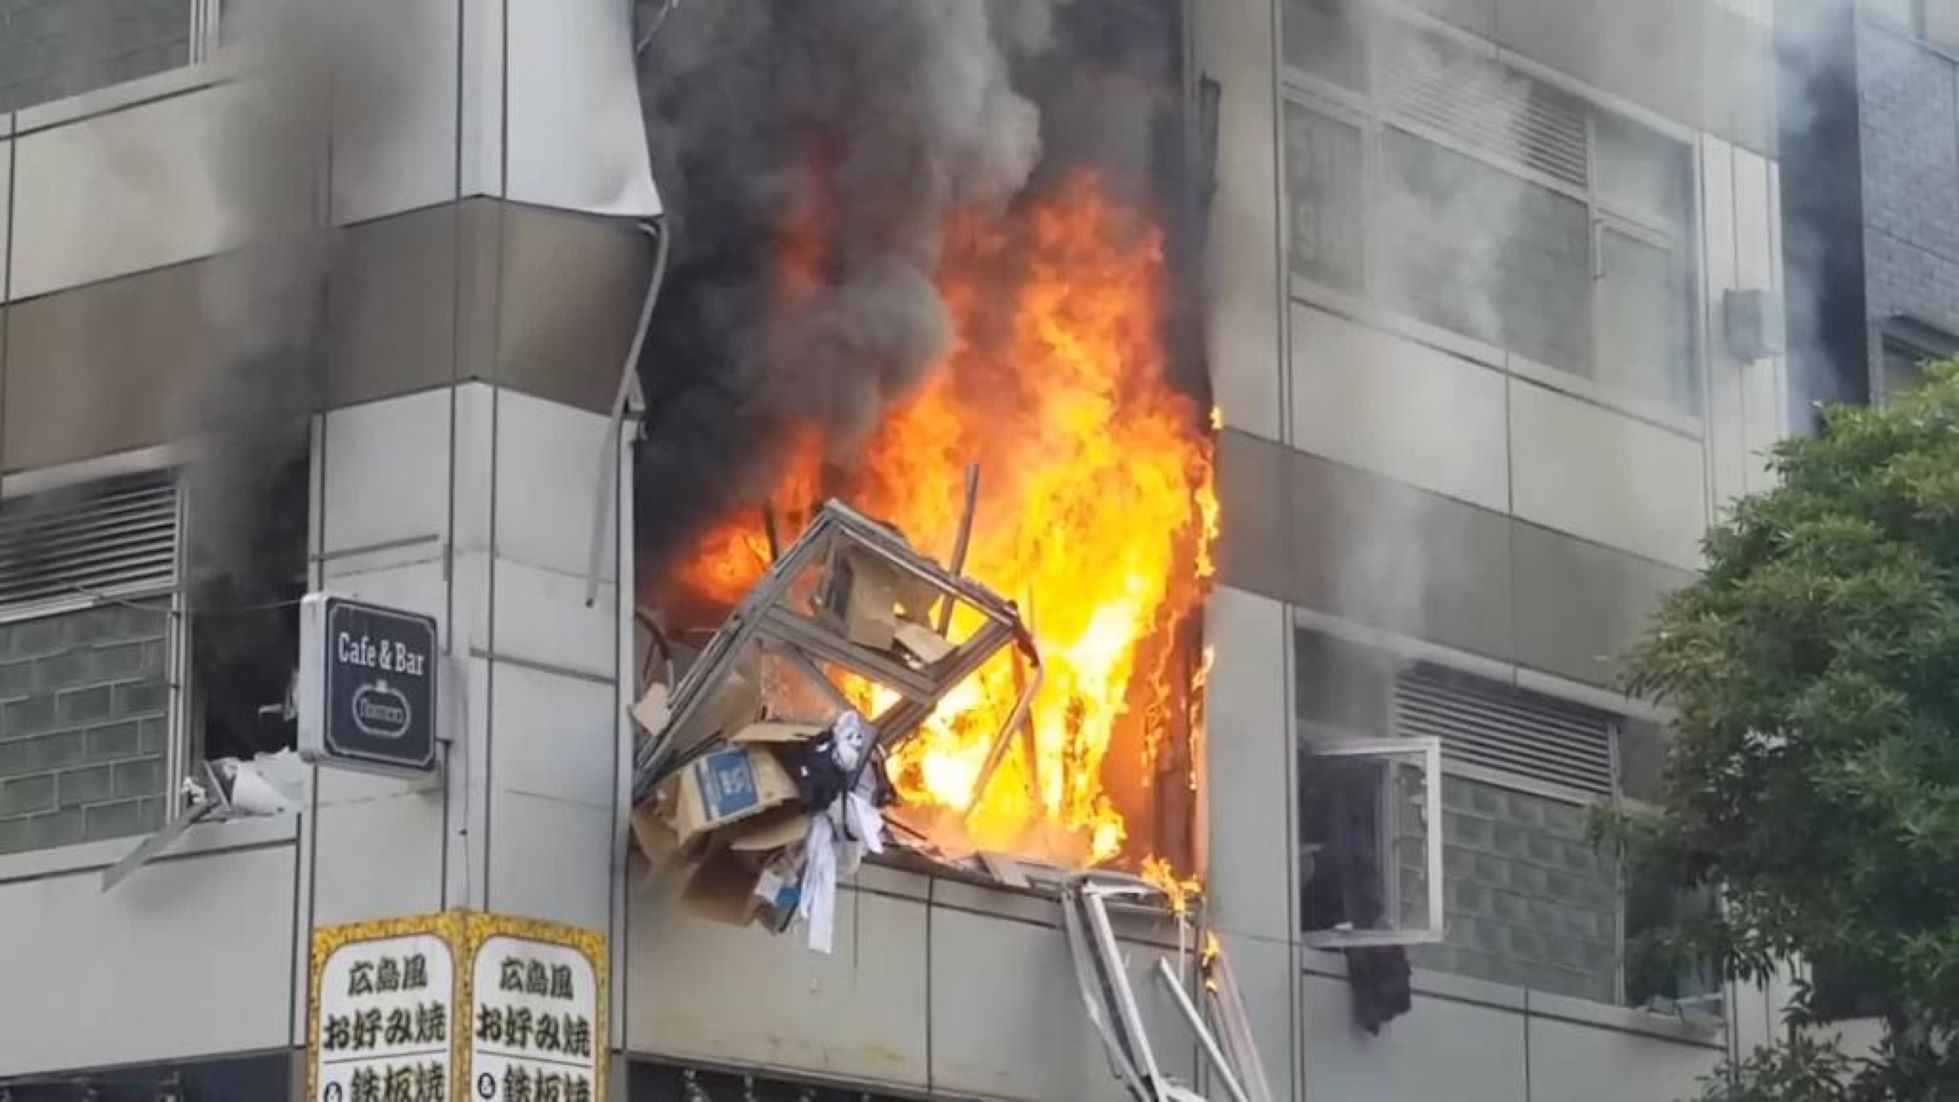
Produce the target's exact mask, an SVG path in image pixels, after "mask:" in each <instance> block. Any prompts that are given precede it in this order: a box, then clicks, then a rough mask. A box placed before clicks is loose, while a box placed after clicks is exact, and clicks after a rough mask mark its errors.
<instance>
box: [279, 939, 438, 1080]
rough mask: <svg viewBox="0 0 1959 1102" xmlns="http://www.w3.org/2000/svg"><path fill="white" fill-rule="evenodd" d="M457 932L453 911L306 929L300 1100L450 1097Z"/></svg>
mask: <svg viewBox="0 0 1959 1102" xmlns="http://www.w3.org/2000/svg"><path fill="white" fill-rule="evenodd" d="M462 933H463V916H462V915H460V914H437V915H423V916H420V917H416V918H399V919H389V920H386V921H382V922H366V923H356V924H354V925H351V926H336V927H331V928H325V929H320V930H317V931H315V932H314V934H313V955H312V986H311V989H310V995H309V998H308V1017H307V1022H308V1026H307V1030H308V1046H307V1055H308V1061H307V1097H308V1098H309V1099H313V1100H314V1102H390V1100H391V1102H449V1099H450V1086H451V1084H452V1083H454V1082H456V1071H457V1069H458V1068H460V1067H461V1066H462V1061H461V1059H460V1058H459V1056H458V1053H459V1050H461V1048H462V1045H461V1043H460V1042H461V1036H459V1035H458V1033H457V1023H456V1016H455V1014H456V958H457V953H456V946H457V945H458V944H459V943H460V941H461V938H462ZM467 1032H468V1027H467V1025H464V1026H463V1027H462V1033H463V1035H466V1034H467Z"/></svg>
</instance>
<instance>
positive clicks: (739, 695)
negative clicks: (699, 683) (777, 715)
mask: <svg viewBox="0 0 1959 1102" xmlns="http://www.w3.org/2000/svg"><path fill="white" fill-rule="evenodd" d="M761 683H762V671H761V659H760V657H759V656H758V655H756V654H753V653H751V654H750V655H749V656H748V657H747V658H746V659H745V660H744V661H742V662H739V663H736V664H734V665H733V666H731V667H730V668H729V670H728V672H727V674H726V675H725V676H723V677H722V679H721V681H720V683H719V684H716V685H712V686H709V687H708V689H707V697H706V699H705V700H703V701H702V702H701V704H700V707H698V708H696V709H695V710H694V714H693V715H691V716H689V717H688V718H687V722H686V723H684V724H681V725H679V726H677V727H675V728H674V730H673V733H672V734H671V736H669V737H670V739H671V741H670V743H669V745H671V746H672V747H673V752H674V753H676V754H679V755H682V756H685V755H687V754H689V753H691V752H692V751H693V750H694V749H695V748H696V747H698V746H702V745H705V744H707V743H709V742H712V741H714V740H715V739H717V738H720V737H721V736H723V735H726V734H727V733H728V732H730V731H736V730H740V729H741V728H742V727H744V726H746V725H747V724H748V723H750V722H752V721H753V720H754V719H755V717H756V716H759V715H761V714H762V689H761ZM648 695H651V693H649V694H648ZM670 706H671V705H670V704H669V707H670ZM636 718H637V717H636ZM653 733H654V734H658V733H659V732H657V731H655V732H653Z"/></svg>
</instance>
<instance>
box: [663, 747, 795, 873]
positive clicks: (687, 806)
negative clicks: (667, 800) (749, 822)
mask: <svg viewBox="0 0 1959 1102" xmlns="http://www.w3.org/2000/svg"><path fill="white" fill-rule="evenodd" d="M796 797H797V793H796V781H795V778H794V777H791V776H790V775H789V770H787V769H785V768H783V766H782V764H781V763H780V762H778V761H776V759H775V755H774V753H772V752H771V751H770V750H769V748H768V746H767V745H765V744H764V745H747V746H744V745H730V746H726V747H723V748H722V749H719V750H714V751H711V752H709V753H707V754H703V755H702V756H700V757H699V758H696V759H694V761H692V762H690V763H689V764H688V766H687V768H686V769H685V770H683V771H682V772H681V773H680V791H679V799H678V800H677V801H676V805H675V808H674V814H673V821H672V822H673V830H674V833H675V834H676V835H678V836H679V840H680V847H681V848H682V849H687V848H689V847H691V846H692V845H694V843H695V841H696V840H697V839H699V838H700V837H701V836H703V835H705V834H707V833H708V832H709V831H713V830H718V829H720V828H722V827H726V826H730V825H732V824H734V823H739V822H741V821H742V820H744V819H749V818H753V817H754V816H757V815H760V814H762V813H764V812H767V811H773V810H774V809H776V808H779V807H782V806H784V805H786V804H790V803H793V802H795V800H796Z"/></svg>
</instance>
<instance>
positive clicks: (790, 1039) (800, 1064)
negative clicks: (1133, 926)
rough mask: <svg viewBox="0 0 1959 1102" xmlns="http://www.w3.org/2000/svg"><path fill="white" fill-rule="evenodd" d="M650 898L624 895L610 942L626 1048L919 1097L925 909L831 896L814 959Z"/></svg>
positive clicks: (926, 1025)
mask: <svg viewBox="0 0 1959 1102" xmlns="http://www.w3.org/2000/svg"><path fill="white" fill-rule="evenodd" d="M642 868H643V867H642ZM640 875H643V873H640V874H637V875H635V877H634V878H635V879H636V880H637V879H639V876H640ZM658 893H659V887H658V884H657V882H653V883H646V884H642V886H641V887H640V888H639V889H638V890H636V891H635V892H634V894H633V896H632V897H631V899H630V900H629V902H628V908H627V914H628V919H629V924H628V932H627V934H626V938H625V940H624V944H621V945H619V946H618V951H621V952H624V953H626V954H627V956H626V989H625V992H624V998H625V1001H626V1047H627V1049H628V1051H631V1052H638V1053H653V1054H658V1055H664V1056H671V1057H676V1058H680V1059H694V1060H700V1061H702V1062H705V1063H712V1064H722V1065H727V1064H736V1065H754V1066H757V1067H763V1068H775V1069H779V1070H785V1071H795V1070H800V1071H804V1072H808V1073H814V1074H818V1075H825V1076H832V1077H837V1078H843V1079H850V1080H857V1081H862V1082H870V1083H885V1084H892V1085H897V1086H901V1087H909V1088H912V1089H916V1090H923V1089H925V1088H926V1086H927V1075H928V1065H927V1059H928V1056H927V1054H928V1052H929V1051H930V1042H929V1040H928V1038H929V1037H930V1036H931V1029H932V1025H931V1023H930V1021H929V1020H928V1017H927V1014H928V1004H927V996H926V991H927V983H926V961H927V953H928V947H929V944H930V943H929V942H928V940H927V938H928V935H927V932H926V920H925V911H926V908H925V905H924V904H922V903H917V902H912V901H910V900H903V899H894V898H891V897H888V896H882V895H874V894H870V893H866V892H855V891H844V892H840V893H839V894H838V896H837V940H836V947H835V948H836V951H835V952H834V953H833V954H831V955H829V956H824V955H822V954H820V953H812V952H810V951H809V949H808V948H807V947H806V946H805V945H804V943H803V940H802V938H801V936H800V935H798V934H794V933H791V934H786V935H784V936H782V937H770V936H769V935H767V934H765V933H762V932H761V931H759V930H755V929H750V928H739V929H738V928H736V927H733V926H726V925H722V924H719V923H714V922H708V921H705V920H703V919H700V918H696V917H694V916H692V915H690V914H687V913H686V912H685V911H683V910H681V909H680V908H679V907H678V906H676V905H675V904H674V903H673V901H671V900H668V899H663V898H661V897H660V895H659V894H658ZM1054 936H1055V937H1059V936H1060V935H1059V934H1055V935H1054ZM996 1009H997V1010H1000V1011H1001V1012H1005V1013H1019V1012H1020V1008H1019V1007H1011V1008H1008V1007H996ZM1056 1097H1066V1096H1056Z"/></svg>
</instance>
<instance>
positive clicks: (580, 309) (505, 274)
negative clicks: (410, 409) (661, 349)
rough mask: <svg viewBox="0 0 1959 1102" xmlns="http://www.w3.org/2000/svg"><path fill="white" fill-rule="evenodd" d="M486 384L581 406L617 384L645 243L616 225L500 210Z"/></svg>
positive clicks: (531, 210)
mask: <svg viewBox="0 0 1959 1102" xmlns="http://www.w3.org/2000/svg"><path fill="white" fill-rule="evenodd" d="M501 223H502V241H501V246H500V251H501V266H502V269H501V278H500V280H499V282H498V299H497V310H498V314H497V317H498V324H497V353H496V360H495V363H494V365H493V366H492V367H491V368H490V378H492V379H493V380H495V381H496V382H499V383H503V384H506V385H508V386H513V387H516V388H517V389H519V390H524V391H528V392H529V393H532V394H536V395H538V396H539V397H543V398H549V399H551V400H553V401H557V402H564V403H567V404H570V405H574V406H578V407H580V408H583V409H590V410H606V409H609V408H610V406H611V403H612V396H613V393H614V391H615V390H617V388H618V385H619V369H620V365H621V364H623V363H624V362H625V358H626V352H627V349H628V348H629V347H630V346H631V345H632V337H633V329H634V327H635V326H636V325H637V323H638V321H639V310H640V306H641V304H642V303H643V302H644V301H645V296H646V281H647V277H648V275H649V274H650V272H651V269H652V261H653V245H652V242H651V241H650V240H648V239H647V237H646V236H645V235H644V234H642V233H640V232H639V231H638V230H636V229H634V228H633V225H632V223H630V222H627V221H624V220H622V219H606V218H598V217H594V216H591V215H581V214H566V213H564V212H562V211H554V210H547V209H545V208H542V207H527V206H521V205H515V204H507V205H505V206H504V208H503V211H502V217H501Z"/></svg>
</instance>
